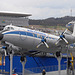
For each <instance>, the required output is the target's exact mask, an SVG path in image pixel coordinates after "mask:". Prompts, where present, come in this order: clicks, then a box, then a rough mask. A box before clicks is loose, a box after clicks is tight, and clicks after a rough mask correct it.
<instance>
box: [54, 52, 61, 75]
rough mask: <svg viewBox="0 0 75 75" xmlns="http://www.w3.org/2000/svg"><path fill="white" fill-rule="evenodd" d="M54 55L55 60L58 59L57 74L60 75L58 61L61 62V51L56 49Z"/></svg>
mask: <svg viewBox="0 0 75 75" xmlns="http://www.w3.org/2000/svg"><path fill="white" fill-rule="evenodd" d="M55 57H56V58H57V60H58V72H59V74H58V75H61V74H60V70H61V66H60V62H61V59H62V54H61V52H60V51H57V52H56V55H55Z"/></svg>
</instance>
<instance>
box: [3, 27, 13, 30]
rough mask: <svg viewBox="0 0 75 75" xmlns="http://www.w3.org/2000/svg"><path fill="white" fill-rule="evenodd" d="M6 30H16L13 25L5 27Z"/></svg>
mask: <svg viewBox="0 0 75 75" xmlns="http://www.w3.org/2000/svg"><path fill="white" fill-rule="evenodd" d="M4 30H14V28H13V27H5V28H4Z"/></svg>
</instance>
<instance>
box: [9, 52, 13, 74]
mask: <svg viewBox="0 0 75 75" xmlns="http://www.w3.org/2000/svg"><path fill="white" fill-rule="evenodd" d="M12 66H13V53H12V51H10V75H12Z"/></svg>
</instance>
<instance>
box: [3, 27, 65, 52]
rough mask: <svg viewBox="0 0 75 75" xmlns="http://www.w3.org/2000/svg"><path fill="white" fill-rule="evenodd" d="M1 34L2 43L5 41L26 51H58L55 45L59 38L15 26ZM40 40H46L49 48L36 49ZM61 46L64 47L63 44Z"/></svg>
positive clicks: (42, 46)
mask: <svg viewBox="0 0 75 75" xmlns="http://www.w3.org/2000/svg"><path fill="white" fill-rule="evenodd" d="M8 27H9V26H7V27H6V28H8ZM2 34H3V35H4V37H3V39H2V41H7V42H9V43H11V44H13V45H15V46H18V47H21V48H22V49H25V50H28V51H30V50H38V51H43V52H50V53H54V52H56V50H58V47H57V46H56V45H55V43H56V41H57V40H58V39H59V38H60V37H59V36H55V35H52V34H48V33H43V32H40V31H36V30H31V29H27V28H21V27H16V26H10V30H8V31H5V32H3V33H2ZM42 38H46V43H47V44H48V45H49V48H47V47H46V46H45V45H44V44H42V45H41V46H40V47H39V48H36V47H37V45H38V44H39V43H40V42H41V39H42ZM62 44H63V45H64V43H63V42H62Z"/></svg>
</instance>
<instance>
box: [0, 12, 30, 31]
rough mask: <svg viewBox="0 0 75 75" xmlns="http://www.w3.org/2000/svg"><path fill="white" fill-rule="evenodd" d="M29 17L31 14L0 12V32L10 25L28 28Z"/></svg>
mask: <svg viewBox="0 0 75 75" xmlns="http://www.w3.org/2000/svg"><path fill="white" fill-rule="evenodd" d="M29 16H31V14H22V13H5V12H0V30H2V29H3V28H4V27H5V26H6V25H10V24H12V25H16V26H21V27H22V26H28V25H29V24H28V21H29V19H28V17H29Z"/></svg>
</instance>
